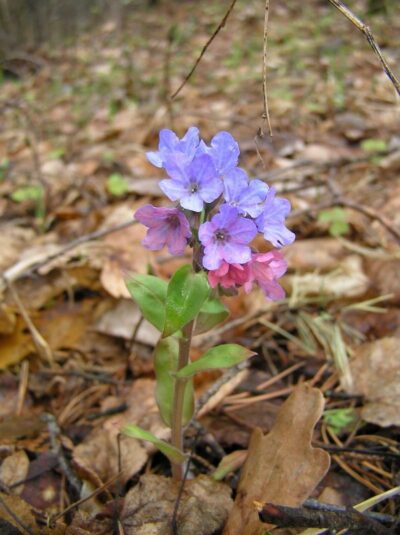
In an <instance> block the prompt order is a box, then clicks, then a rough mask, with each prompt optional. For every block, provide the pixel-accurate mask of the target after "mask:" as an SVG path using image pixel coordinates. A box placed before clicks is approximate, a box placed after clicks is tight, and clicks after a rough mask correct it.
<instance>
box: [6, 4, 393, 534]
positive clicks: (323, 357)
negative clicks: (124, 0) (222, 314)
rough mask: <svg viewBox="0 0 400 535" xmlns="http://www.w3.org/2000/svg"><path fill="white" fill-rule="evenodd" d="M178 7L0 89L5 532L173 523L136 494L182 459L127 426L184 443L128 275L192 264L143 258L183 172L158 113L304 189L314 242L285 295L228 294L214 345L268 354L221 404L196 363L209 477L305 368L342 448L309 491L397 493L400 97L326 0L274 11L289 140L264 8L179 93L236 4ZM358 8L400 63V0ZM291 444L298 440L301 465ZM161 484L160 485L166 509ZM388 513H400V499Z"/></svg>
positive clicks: (228, 33)
mask: <svg viewBox="0 0 400 535" xmlns="http://www.w3.org/2000/svg"><path fill="white" fill-rule="evenodd" d="M165 4H168V5H163V4H161V6H158V7H155V8H150V7H145V6H142V7H138V8H137V9H136V10H135V12H133V13H132V15H131V16H130V17H127V18H126V19H124V20H122V21H121V22H120V24H119V26H118V25H116V24H115V23H114V22H107V23H105V24H103V25H102V26H101V27H100V28H98V29H97V30H95V31H93V32H89V33H87V34H85V35H82V37H80V38H79V39H78V40H77V41H75V42H70V43H67V44H65V45H60V46H59V47H49V46H47V47H46V46H45V45H44V46H42V47H41V48H40V49H39V50H36V51H34V52H32V53H30V54H29V55H28V56H27V55H25V56H24V57H23V58H22V59H18V58H17V56H18V54H16V58H15V59H14V60H13V62H12V63H10V69H11V70H12V71H13V73H14V75H15V76H14V77H13V78H10V77H9V76H6V75H5V76H4V77H3V79H2V81H1V85H0V87H1V97H0V109H1V110H2V120H1V124H0V218H1V222H0V225H1V227H0V228H1V233H0V250H1V254H0V270H1V272H2V274H3V276H2V278H1V284H0V291H1V302H0V370H1V375H0V462H1V465H0V488H1V491H2V492H1V493H0V527H1V529H3V531H2V533H23V534H25V533H30V534H37V533H60V534H61V533H65V534H67V535H74V534H77V535H86V534H90V533H97V534H101V533H120V534H121V533H124V534H125V535H130V534H142V533H143V534H144V533H162V532H160V531H151V529H154V530H156V527H154V525H156V524H157V522H156V521H155V520H154V518H152V519H151V522H150V520H148V522H149V523H152V527H151V529H150V528H149V530H148V531H146V530H145V527H143V526H144V524H145V523H146V520H143V521H142V520H141V521H140V522H142V524H143V525H142V524H140V522H139V521H138V522H139V523H136V524H135V521H134V520H133V519H134V518H135V514H136V513H137V511H138V509H140V507H142V509H143V507H144V505H143V503H142V504H141V505H140V503H139V505H138V503H137V497H136V498H134V497H132V494H131V493H132V489H134V488H135V486H136V487H137V484H138V481H139V477H140V476H142V475H143V474H147V475H148V474H159V475H168V465H167V463H166V461H165V458H164V457H163V456H162V455H161V454H159V453H155V451H154V449H153V448H152V447H151V446H149V445H148V444H145V443H141V442H139V441H137V440H135V439H128V438H127V437H125V438H123V440H122V441H121V443H119V442H118V441H117V436H118V433H119V430H120V429H121V427H122V426H123V425H124V424H127V423H135V424H137V425H140V426H142V427H145V428H147V429H149V430H151V431H152V432H153V433H154V434H156V435H157V436H159V437H160V438H167V437H168V430H167V429H166V427H165V426H164V425H163V424H162V423H161V421H160V419H159V416H158V413H157V408H156V404H155V400H154V396H153V392H154V374H153V367H152V348H153V347H154V345H155V343H156V341H157V339H156V333H155V331H154V329H153V328H152V327H151V326H150V324H147V323H146V322H142V323H141V324H140V325H139V322H140V320H141V318H140V313H139V311H138V309H137V307H136V305H135V304H134V303H133V302H132V301H131V300H130V299H129V293H128V291H127V289H126V287H125V283H124V278H125V276H126V274H127V273H129V272H133V273H135V272H136V273H147V272H148V271H149V270H151V272H153V273H156V274H158V275H160V276H162V277H165V278H168V277H169V276H170V275H171V274H172V273H173V272H174V270H175V269H176V268H177V267H178V266H179V265H180V264H182V263H184V262H187V258H186V259H185V258H183V259H182V258H171V257H169V256H168V255H166V253H165V252H161V253H154V252H150V251H148V250H145V249H144V248H143V247H142V245H141V240H142V238H143V236H144V229H143V228H141V226H140V225H132V224H131V223H132V218H133V213H134V211H135V210H136V209H137V208H138V207H139V206H141V205H142V204H145V203H148V202H152V203H156V204H157V203H162V202H163V200H162V196H161V192H160V190H159V188H158V181H159V179H160V178H162V176H163V175H162V172H161V171H159V170H158V169H155V168H154V167H153V166H151V165H150V163H149V162H147V160H146V157H145V152H146V151H148V150H156V147H157V144H158V132H159V130H160V129H161V128H171V129H173V130H175V131H176V132H177V133H179V134H180V135H182V134H183V133H184V132H185V131H186V129H187V128H188V127H190V126H197V127H199V129H200V131H201V136H202V138H204V139H206V140H209V139H210V138H211V137H212V136H213V135H214V134H215V133H216V132H218V131H220V130H227V131H229V132H230V133H231V134H232V135H233V136H234V137H235V138H236V139H237V140H238V142H239V145H240V148H241V161H240V163H241V166H242V167H244V168H245V169H246V170H247V171H248V173H249V174H250V176H254V177H259V178H262V179H264V180H265V181H266V182H267V183H268V184H269V185H274V186H275V187H276V188H277V190H278V192H279V194H280V195H282V196H284V197H287V198H289V199H290V201H291V203H292V207H293V210H292V213H291V216H290V217H289V220H288V226H289V228H290V229H291V230H293V231H294V232H295V233H296V242H295V243H294V244H293V245H291V246H289V247H287V248H286V250H284V254H285V257H286V259H287V261H288V264H289V270H288V273H287V275H286V276H285V277H284V279H283V285H284V287H285V289H286V292H287V298H286V299H285V300H284V301H282V302H279V303H271V302H267V301H266V300H265V298H264V295H263V294H262V293H260V294H259V293H257V292H253V293H252V294H250V295H245V294H242V293H240V294H239V295H238V296H236V297H233V298H230V299H227V300H226V304H227V306H229V308H230V311H231V317H230V319H229V320H227V321H226V322H225V324H223V325H222V327H221V326H220V327H218V328H216V329H215V331H213V332H212V333H211V335H209V336H207V337H204V336H203V337H202V336H199V337H198V338H197V339H196V340H195V347H194V350H193V355H192V357H193V358H196V357H197V356H199V355H200V354H201V352H202V351H204V349H207V348H208V347H210V344H214V343H223V342H238V343H241V344H242V345H245V346H247V347H250V348H252V349H253V350H254V351H256V352H257V356H256V357H254V358H253V359H252V360H251V362H250V365H249V367H247V368H243V369H238V370H236V372H237V373H236V375H235V374H232V376H231V377H230V379H229V380H228V379H227V380H226V382H225V383H224V387H223V388H222V387H221V388H220V389H214V390H213V391H212V393H213V396H211V393H210V388H211V387H212V386H213V384H214V383H215V381H216V380H218V379H219V378H220V375H221V374H220V373H219V372H218V373H217V372H212V373H211V372H210V373H204V374H202V375H200V376H199V377H196V396H197V397H198V398H200V399H201V397H202V396H203V398H202V399H203V400H205V399H206V400H207V403H205V404H203V406H202V408H201V417H200V418H199V422H200V426H197V427H193V428H192V427H190V428H189V429H188V432H187V441H186V448H187V451H189V452H191V455H192V457H191V475H198V474H211V473H213V471H214V470H215V468H216V467H217V466H218V464H219V463H220V461H221V459H222V457H223V456H224V455H225V454H229V453H232V452H234V451H239V450H244V449H245V448H247V446H248V442H249V438H250V435H251V433H252V432H253V430H254V429H255V428H256V427H260V428H261V429H262V431H263V432H264V433H267V432H269V431H270V430H271V428H272V426H273V424H274V422H275V420H276V415H277V412H278V410H279V409H280V407H281V406H282V404H283V402H284V401H285V399H286V398H287V397H288V396H289V394H291V393H292V392H293V390H294V388H295V385H296V384H298V383H304V382H306V383H308V384H310V385H312V386H314V387H317V388H318V389H320V391H321V392H322V393H323V394H324V396H325V409H324V411H323V415H322V418H321V420H320V421H319V423H318V424H317V427H316V429H315V430H314V432H313V436H312V444H313V445H314V446H318V447H320V448H323V449H324V450H325V451H327V452H329V453H330V454H331V467H330V470H329V472H328V473H327V475H326V476H325V477H324V478H323V480H322V481H321V483H320V484H319V485H318V487H317V489H316V490H315V491H314V493H313V495H312V497H314V498H318V499H319V500H321V501H325V502H329V503H332V504H337V505H355V504H358V503H360V502H363V501H364V500H366V499H368V498H369V497H371V496H374V495H378V494H381V493H383V492H385V491H388V490H390V489H393V488H395V487H397V486H399V485H400V462H399V461H400V443H399V440H400V435H399V429H400V349H399V347H400V346H399V343H398V342H399V338H400V249H399V241H400V180H398V178H399V173H400V130H399V124H400V121H399V119H400V107H399V99H398V98H397V97H396V94H395V91H394V88H393V86H392V85H391V83H390V82H389V81H388V79H387V77H386V75H385V74H384V72H383V71H382V68H381V66H380V64H379V62H378V59H377V58H376V56H375V55H374V54H373V52H372V50H371V48H370V47H369V45H368V43H367V41H366V40H365V39H364V37H363V36H362V34H361V33H360V32H358V31H357V29H356V28H355V27H354V26H352V25H351V24H350V23H349V22H348V21H347V20H346V19H345V18H344V17H343V16H342V15H341V14H340V13H339V12H338V11H337V10H335V9H334V8H333V6H332V5H331V4H330V3H329V2H328V1H326V2H322V1H317V0H307V1H306V2H285V3H282V2H281V3H279V2H277V3H274V2H273V3H271V4H272V5H271V13H270V19H269V35H268V84H267V85H268V104H269V114H270V122H271V127H272V131H273V137H272V138H271V137H270V136H269V134H268V128H267V126H266V124H265V121H263V120H262V118H261V116H262V114H263V93H262V67H263V63H262V52H263V24H264V6H263V2H259V1H256V0H246V1H244V0H238V1H237V3H236V5H235V8H234V10H233V11H232V13H231V15H230V17H229V19H228V21H227V23H226V25H225V27H224V28H223V29H222V30H221V31H220V32H219V34H218V35H217V36H216V38H215V40H214V41H213V42H212V43H211V45H210V47H209V48H208V50H207V51H206V53H205V55H204V57H203V58H202V60H201V62H200V64H199V66H198V68H197V70H196V72H195V73H194V75H193V76H192V77H191V79H190V80H189V82H188V83H187V84H186V85H185V87H184V88H183V89H182V91H181V92H180V94H179V95H178V96H177V98H176V99H174V100H172V101H171V100H170V98H169V97H170V95H171V94H172V93H173V92H174V90H176V89H177V87H178V86H179V84H180V83H181V81H182V80H183V79H184V77H185V75H186V74H187V73H188V71H189V70H190V68H191V66H192V65H193V63H194V61H195V60H196V58H197V57H198V55H199V53H200V51H201V49H202V47H203V46H204V44H205V43H206V42H207V40H208V38H209V37H210V35H211V34H212V32H213V31H214V29H215V28H216V27H217V25H218V23H219V22H220V21H221V19H222V17H223V15H224V12H225V11H226V9H227V7H228V4H229V3H228V2H207V1H201V2H167V3H165ZM353 7H354V9H355V10H358V11H357V12H358V13H359V14H360V15H362V17H364V18H367V19H368V21H369V24H370V27H371V29H372V31H373V33H374V35H375V37H376V39H377V41H378V42H379V44H380V45H381V47H382V49H383V50H384V53H385V54H386V56H387V57H388V59H389V63H390V64H391V66H392V68H393V70H394V71H396V72H397V73H399V71H400V10H399V6H395V5H394V3H393V4H390V3H388V8H387V11H386V12H385V11H384V12H380V13H377V14H374V15H372V14H366V13H365V9H364V8H365V5H364V3H363V2H354V6H353ZM8 74H10V73H8ZM262 132H263V134H264V135H262ZM303 409H304V410H305V408H304V407H303V406H302V405H301V403H300V404H299V405H298V407H297V411H298V412H299V414H301V413H302V411H303ZM196 429H197V431H196ZM199 430H200V431H199ZM311 431H312V430H311ZM311 431H310V433H311ZM281 432H282V433H283V435H281V436H282V441H283V442H287V443H288V444H294V441H295V440H298V437H297V435H293V434H292V433H293V431H292V429H291V428H290V425H289V424H288V428H287V429H286V428H285V429H284V430H283V431H282V430H281ZM285 433H286V435H285ZM119 445H120V447H119ZM294 449H295V448H292V449H290V448H289V447H288V449H287V451H286V453H285V455H286V458H285V461H286V463H287V466H288V467H291V470H292V472H294V471H295V470H296V466H297V465H296V462H298V458H297V457H296V458H294V457H295V456H294V453H293V451H294ZM291 455H292V456H294V457H293V458H291ZM238 458H239V457H238ZM239 464H240V463H239ZM121 469H122V471H121ZM227 472H229V470H228V471H227ZM238 477H239V476H238V471H237V470H233V471H232V472H230V473H227V475H226V477H225V483H224V485H226V488H229V487H230V488H232V489H233V490H235V488H236V487H237V483H238ZM271 477H272V478H274V477H276V475H275V476H274V475H272V476H271ZM221 485H223V484H222V483H221ZM95 491H96V492H95ZM93 492H95V495H94V496H93V497H91V498H90V499H89V500H86V501H85V502H84V503H82V504H78V505H75V506H72V507H70V506H71V505H72V504H74V503H76V502H78V500H80V499H82V498H85V497H88V496H90V495H91V493H93ZM128 492H129V494H128ZM165 492H167V491H165ZM210 492H211V491H210ZM292 492H293V489H292V488H291V486H290V485H288V486H287V488H284V489H283V501H282V502H280V503H286V504H290V503H292V502H291V493H292ZM220 493H222V491H220ZM127 496H130V502H129V504H128V501H129V500H127ZM135 499H136V502H135ZM163 499H164V498H163V497H162V496H161V495H157V497H156V498H154V496H153V497H149V500H150V501H151V500H153V501H154V500H155V505H156V506H157V507H158V506H159V502H160V501H162V500H163ZM270 501H273V500H272V499H271V500H270ZM139 502H140V500H139ZM135 504H136V505H135ZM134 505H135V506H134ZM67 509H68V510H67ZM65 510H67V511H66V512H65V513H64V511H65ZM376 510H377V511H379V512H381V513H385V514H387V515H390V517H391V518H392V519H393V518H394V517H395V516H396V514H397V515H398V513H399V503H398V501H397V502H396V499H395V498H393V499H390V500H386V501H384V502H383V503H382V504H380V506H379V507H378V509H376ZM149 514H150V513H149ZM203 514H204V518H203V520H204V525H205V517H206V516H207V515H208V514H209V513H207V512H203ZM200 516H201V515H200ZM210 516H211V513H210ZM178 520H179V514H178ZM199 522H200V525H201V524H202V519H201V518H200V520H199ZM195 525H197V524H195ZM295 525H296V524H295ZM297 525H298V526H300V527H301V524H297ZM12 526H14V530H16V531H12ZM7 529H8V530H9V531H6V530H7ZM177 529H178V531H176V532H177V533H184V534H186V533H190V532H189V531H188V530H187V529H186V531H185V530H184V529H183V528H179V523H178V528H177ZM192 529H193V530H194V529H195V528H192ZM377 529H378V528H377ZM382 529H383V528H382ZM387 529H389V528H387ZM214 531H215V530H214ZM276 532H277V531H276V530H275V531H274V533H276ZM292 532H293V530H292V531H287V530H286V531H283V530H282V531H281V533H292ZM367 532H368V531H365V533H367ZM382 532H383V531H382ZM390 532H393V531H390ZM191 533H194V534H195V535H197V534H201V533H204V535H207V534H208V533H209V534H211V531H207V530H206V528H205V527H204V529H200V528H199V530H198V531H196V532H195V531H192V532H191ZM310 533H311V532H310ZM372 533H374V532H373V531H372ZM376 533H381V531H376Z"/></svg>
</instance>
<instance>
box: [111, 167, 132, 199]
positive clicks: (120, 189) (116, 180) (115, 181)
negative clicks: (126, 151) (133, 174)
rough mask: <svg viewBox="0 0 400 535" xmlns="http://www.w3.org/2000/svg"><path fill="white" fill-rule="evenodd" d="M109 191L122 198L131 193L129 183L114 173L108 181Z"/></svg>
mask: <svg viewBox="0 0 400 535" xmlns="http://www.w3.org/2000/svg"><path fill="white" fill-rule="evenodd" d="M107 191H108V192H109V193H111V195H115V197H122V196H123V195H125V194H126V193H128V191H129V183H128V181H127V179H126V178H125V177H123V176H122V175H120V174H119V173H113V174H112V175H110V176H109V177H108V179H107Z"/></svg>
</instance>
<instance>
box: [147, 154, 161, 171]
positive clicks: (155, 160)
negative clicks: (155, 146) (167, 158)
mask: <svg viewBox="0 0 400 535" xmlns="http://www.w3.org/2000/svg"><path fill="white" fill-rule="evenodd" d="M146 157H147V159H148V160H149V162H150V163H151V164H153V165H155V166H156V167H162V166H163V159H162V157H161V156H160V153H159V152H146Z"/></svg>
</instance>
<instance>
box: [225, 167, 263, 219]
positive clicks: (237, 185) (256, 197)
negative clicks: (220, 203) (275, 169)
mask: <svg viewBox="0 0 400 535" xmlns="http://www.w3.org/2000/svg"><path fill="white" fill-rule="evenodd" d="M267 194H268V186H267V185H266V184H265V183H264V182H263V181H262V180H258V179H254V180H251V181H250V182H249V181H248V178H247V174H246V173H245V171H243V169H240V168H239V167H237V168H235V169H232V170H231V171H230V172H229V173H228V174H227V175H226V176H225V178H224V199H225V201H226V202H227V204H229V205H231V206H234V207H236V208H237V209H238V210H239V212H240V213H241V214H244V215H249V216H250V217H258V216H259V215H260V214H261V213H262V211H263V203H264V201H265V199H266V198H267Z"/></svg>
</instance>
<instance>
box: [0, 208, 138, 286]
mask: <svg viewBox="0 0 400 535" xmlns="http://www.w3.org/2000/svg"><path fill="white" fill-rule="evenodd" d="M136 223H137V221H136V220H134V219H133V220H131V221H126V222H125V223H121V224H120V225H116V226H115V227H111V228H108V229H102V230H96V231H94V232H90V233H89V234H85V235H84V236H81V237H80V238H77V239H76V240H72V241H70V242H69V243H67V244H66V245H61V246H60V248H59V249H58V250H57V251H56V252H54V253H50V254H47V255H43V257H41V258H40V259H39V260H38V259H37V258H36V259H32V261H31V262H26V261H23V262H17V263H16V264H14V265H13V266H11V267H10V268H9V269H7V270H6V271H5V272H4V273H3V276H2V279H3V282H5V283H6V284H9V283H10V282H12V281H15V280H16V279H18V278H19V277H22V276H23V275H28V274H30V273H32V272H33V271H35V270H38V269H40V268H42V267H44V266H45V265H46V264H48V263H49V262H51V261H52V260H55V259H56V258H58V257H59V256H61V255H63V254H65V253H67V252H68V251H71V250H73V249H75V248H76V247H78V246H79V245H82V244H83V243H86V242H88V241H92V240H98V239H100V238H103V237H104V236H107V235H108V234H112V233H113V232H118V231H119V230H123V229H125V228H128V227H130V226H131V225H135V224H136Z"/></svg>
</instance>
